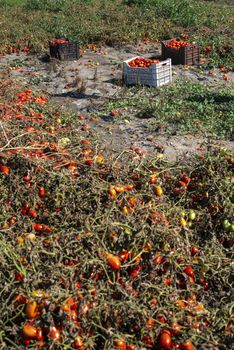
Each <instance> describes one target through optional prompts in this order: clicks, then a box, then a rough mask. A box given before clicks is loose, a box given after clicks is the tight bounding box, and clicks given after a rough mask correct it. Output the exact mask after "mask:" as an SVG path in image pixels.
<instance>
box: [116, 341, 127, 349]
mask: <svg viewBox="0 0 234 350" xmlns="http://www.w3.org/2000/svg"><path fill="white" fill-rule="evenodd" d="M114 345H115V347H116V348H117V349H118V350H126V341H125V340H121V339H115V340H114Z"/></svg>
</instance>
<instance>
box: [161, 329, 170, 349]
mask: <svg viewBox="0 0 234 350" xmlns="http://www.w3.org/2000/svg"><path fill="white" fill-rule="evenodd" d="M159 344H160V346H161V347H162V348H163V349H171V347H172V339H171V333H170V332H169V331H166V330H164V331H162V332H161V334H160V338H159Z"/></svg>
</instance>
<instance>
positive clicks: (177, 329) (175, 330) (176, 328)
mask: <svg viewBox="0 0 234 350" xmlns="http://www.w3.org/2000/svg"><path fill="white" fill-rule="evenodd" d="M169 326H170V327H171V328H172V329H171V331H170V332H171V334H173V335H175V336H176V335H178V334H179V332H180V331H181V328H182V327H181V325H180V324H179V323H178V322H177V321H173V322H171V323H170V324H169Z"/></svg>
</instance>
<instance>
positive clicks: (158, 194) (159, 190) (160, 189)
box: [154, 185, 163, 197]
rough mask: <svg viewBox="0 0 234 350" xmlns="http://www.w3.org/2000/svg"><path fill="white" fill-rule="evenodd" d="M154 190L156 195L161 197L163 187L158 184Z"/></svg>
mask: <svg viewBox="0 0 234 350" xmlns="http://www.w3.org/2000/svg"><path fill="white" fill-rule="evenodd" d="M154 192H155V194H156V196H158V197H161V196H162V195H163V189H162V187H161V186H159V185H158V186H155V187H154Z"/></svg>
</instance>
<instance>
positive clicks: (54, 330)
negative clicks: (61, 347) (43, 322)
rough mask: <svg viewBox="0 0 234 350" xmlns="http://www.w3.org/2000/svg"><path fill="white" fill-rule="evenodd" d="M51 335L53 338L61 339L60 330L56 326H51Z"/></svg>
mask: <svg viewBox="0 0 234 350" xmlns="http://www.w3.org/2000/svg"><path fill="white" fill-rule="evenodd" d="M49 337H50V338H51V339H55V340H59V339H60V338H61V333H60V330H59V329H58V328H56V327H55V326H52V327H50V333H49Z"/></svg>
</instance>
